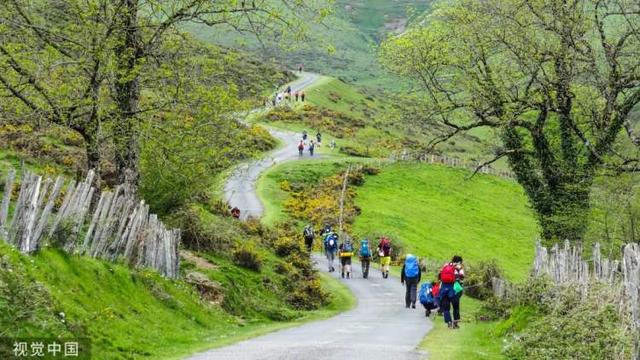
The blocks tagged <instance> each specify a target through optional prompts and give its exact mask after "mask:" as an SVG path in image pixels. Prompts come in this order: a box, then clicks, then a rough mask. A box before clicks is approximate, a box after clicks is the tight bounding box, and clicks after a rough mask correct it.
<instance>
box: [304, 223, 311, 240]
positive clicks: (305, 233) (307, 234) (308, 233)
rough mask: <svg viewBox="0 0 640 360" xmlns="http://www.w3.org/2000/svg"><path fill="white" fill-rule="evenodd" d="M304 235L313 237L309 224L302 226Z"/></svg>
mask: <svg viewBox="0 0 640 360" xmlns="http://www.w3.org/2000/svg"><path fill="white" fill-rule="evenodd" d="M304 237H306V238H307V239H308V238H312V237H313V230H312V229H311V227H310V226H307V227H305V228H304Z"/></svg>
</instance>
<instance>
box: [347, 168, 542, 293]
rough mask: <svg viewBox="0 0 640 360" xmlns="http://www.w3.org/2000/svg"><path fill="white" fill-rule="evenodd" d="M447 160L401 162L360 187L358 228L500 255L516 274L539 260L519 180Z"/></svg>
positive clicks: (444, 254)
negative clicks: (476, 172) (452, 165)
mask: <svg viewBox="0 0 640 360" xmlns="http://www.w3.org/2000/svg"><path fill="white" fill-rule="evenodd" d="M469 175H470V172H468V171H466V170H461V169H453V168H447V167H444V166H426V165H418V164H396V165H392V166H389V167H387V168H384V170H383V171H382V172H381V173H380V174H378V175H376V176H370V177H367V179H366V182H365V184H364V186H362V187H361V188H359V189H358V195H357V197H356V205H357V206H359V207H360V208H361V209H362V214H361V215H360V216H358V217H357V218H356V222H355V224H354V231H355V232H356V234H358V235H366V234H371V233H386V234H389V235H391V237H392V239H394V240H395V241H400V242H401V243H402V245H404V247H405V248H406V250H407V251H411V252H414V253H417V255H419V256H425V257H428V258H433V259H438V260H446V259H449V258H451V256H452V255H454V254H459V255H461V256H462V257H463V258H464V259H465V260H466V261H467V262H471V263H473V262H476V261H480V260H490V259H495V260H496V261H497V262H498V264H499V265H500V266H501V267H502V268H503V269H504V270H505V272H506V275H507V277H508V278H510V279H511V280H521V279H523V278H524V277H525V276H526V274H527V272H528V270H529V268H530V266H531V261H532V259H533V251H534V246H533V245H534V241H535V238H536V236H537V234H538V226H537V225H536V221H535V219H534V217H533V214H532V211H531V210H530V209H529V208H528V207H527V199H526V197H525V195H524V193H523V191H522V189H521V188H520V186H519V185H518V184H517V183H515V182H513V181H510V180H505V179H501V178H498V177H494V176H488V175H477V176H476V177H474V178H472V179H469V180H467V179H466V178H467V177H468V176H469Z"/></svg>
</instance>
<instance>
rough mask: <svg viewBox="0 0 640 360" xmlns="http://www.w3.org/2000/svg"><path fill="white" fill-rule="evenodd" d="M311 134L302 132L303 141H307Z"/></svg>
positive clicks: (305, 131)
mask: <svg viewBox="0 0 640 360" xmlns="http://www.w3.org/2000/svg"><path fill="white" fill-rule="evenodd" d="M307 137H309V134H307V130H302V140H304V141H306V140H307Z"/></svg>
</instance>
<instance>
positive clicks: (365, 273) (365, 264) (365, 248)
mask: <svg viewBox="0 0 640 360" xmlns="http://www.w3.org/2000/svg"><path fill="white" fill-rule="evenodd" d="M370 265H371V248H370V247H369V240H368V239H362V240H360V267H361V268H362V277H363V278H365V279H366V278H368V277H369V266H370Z"/></svg>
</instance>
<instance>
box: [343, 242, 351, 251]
mask: <svg viewBox="0 0 640 360" xmlns="http://www.w3.org/2000/svg"><path fill="white" fill-rule="evenodd" d="M342 252H345V253H352V252H353V244H352V243H351V241H345V242H344V243H343V244H342Z"/></svg>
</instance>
